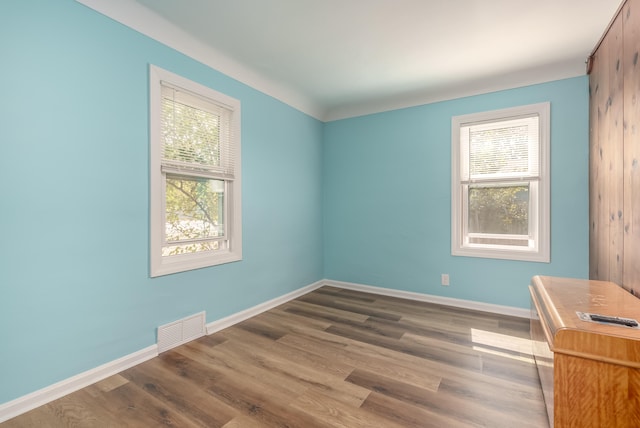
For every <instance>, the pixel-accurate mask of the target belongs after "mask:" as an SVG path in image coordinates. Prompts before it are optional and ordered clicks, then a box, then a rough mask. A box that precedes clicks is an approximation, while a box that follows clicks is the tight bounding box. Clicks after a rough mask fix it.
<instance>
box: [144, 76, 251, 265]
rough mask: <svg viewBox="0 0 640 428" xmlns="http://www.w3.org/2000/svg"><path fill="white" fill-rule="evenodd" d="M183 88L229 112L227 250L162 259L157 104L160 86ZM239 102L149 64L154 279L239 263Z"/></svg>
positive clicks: (161, 174)
mask: <svg viewBox="0 0 640 428" xmlns="http://www.w3.org/2000/svg"><path fill="white" fill-rule="evenodd" d="M163 82H164V83H165V84H168V85H170V86H173V87H175V88H181V89H184V90H186V91H188V92H190V93H192V94H196V95H198V96H199V97H202V98H205V99H206V100H207V101H210V102H213V103H215V104H217V105H219V106H221V107H224V108H226V109H229V110H231V111H232V113H231V122H230V126H231V135H232V140H231V144H232V145H233V150H232V153H233V156H235V162H234V178H233V180H225V201H224V203H225V214H226V215H225V227H226V233H227V234H228V236H227V238H228V242H227V248H225V249H223V250H212V251H200V252H195V253H189V254H180V255H172V256H163V255H162V247H163V245H164V231H165V221H164V215H165V213H164V211H165V183H166V179H165V178H166V172H163V171H162V153H161V151H162V141H161V138H162V132H161V120H160V115H161V111H162V109H161V102H162V93H161V92H162V83H163ZM240 119H241V110H240V101H239V100H236V99H235V98H232V97H229V96H227V95H225V94H222V93H220V92H218V91H215V90H213V89H211V88H209V87H206V86H204V85H201V84H199V83H196V82H193V81H191V80H189V79H186V78H184V77H182V76H179V75H177V74H174V73H171V72H169V71H167V70H163V69H162V68H160V67H157V66H154V65H151V64H150V65H149V127H150V129H149V140H150V141H149V144H150V150H149V152H150V165H149V168H150V207H149V209H150V220H149V223H150V239H149V241H150V275H151V277H157V276H162V275H168V274H172V273H178V272H184V271H188V270H192V269H199V268H203V267H208V266H215V265H220V264H223V263H230V262H235V261H239V260H242V204H241V201H242V196H241V189H242V185H241V176H242V175H241V171H240V165H241V161H240V146H241V144H240V141H241V137H240V129H241V127H240Z"/></svg>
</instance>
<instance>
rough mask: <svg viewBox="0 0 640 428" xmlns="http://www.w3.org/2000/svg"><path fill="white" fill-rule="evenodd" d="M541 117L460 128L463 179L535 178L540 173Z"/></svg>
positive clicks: (473, 180)
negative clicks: (539, 118) (539, 121)
mask: <svg viewBox="0 0 640 428" xmlns="http://www.w3.org/2000/svg"><path fill="white" fill-rule="evenodd" d="M538 132H539V126H538V117H537V116H533V117H526V118H517V119H510V120H504V121H500V122H492V123H489V124H486V123H485V124H483V123H480V124H467V125H463V126H462V127H461V128H460V136H461V145H460V146H461V147H460V149H461V155H462V156H461V172H462V176H461V180H462V182H466V183H472V182H476V181H491V180H505V179H517V180H522V179H525V180H535V179H537V178H538V177H539V175H540V161H539V145H538V141H539V138H538Z"/></svg>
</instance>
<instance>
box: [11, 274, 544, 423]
mask: <svg viewBox="0 0 640 428" xmlns="http://www.w3.org/2000/svg"><path fill="white" fill-rule="evenodd" d="M164 425H171V426H180V427H187V428H189V427H222V428H258V427H291V428H316V427H318V428H320V427H342V428H358V427H367V428H369V427H376V428H377V427H384V428H394V427H421V428H422V427H439V428H440V427H446V428H450V427H453V428H455V427H461V428H464V427H491V428H500V427H515V426H517V427H518V428H529V427H530V428H534V427H535V428H540V427H546V426H547V417H546V409H545V407H544V402H543V399H542V392H541V389H540V384H539V380H538V378H537V373H536V370H535V366H534V363H533V359H532V356H531V343H530V341H529V323H528V320H525V319H520V318H513V317H508V316H504V315H496V314H488V313H484V312H476V311H472V310H469V309H461V308H450V307H446V306H443V305H437V304H431V303H426V302H417V301H410V300H405V299H401V298H397V297H390V296H380V295H375V294H372V293H364V292H360V291H356V290H346V289H341V288H337V287H327V286H325V287H321V288H319V289H317V290H315V291H313V292H311V293H308V294H306V295H304V296H301V297H299V298H297V299H294V300H292V301H289V302H286V303H284V304H282V305H280V306H278V307H276V308H273V309H271V310H269V311H266V312H264V313H261V314H259V315H257V316H254V317H252V318H250V319H248V320H245V321H243V322H240V323H238V324H236V325H234V326H231V327H229V328H226V329H224V330H221V331H219V332H217V333H215V334H212V335H209V336H204V337H201V338H199V339H196V340H194V341H192V342H189V343H186V344H184V345H181V346H179V347H176V348H174V349H171V350H169V351H167V352H164V353H162V354H161V355H159V356H158V357H157V358H153V359H151V360H149V361H146V362H144V363H142V364H139V365H137V366H135V367H132V368H130V369H127V370H124V371H123V372H121V373H119V374H117V375H114V376H111V377H109V378H107V379H104V380H103V381H100V382H98V383H96V384H94V385H91V386H89V387H86V388H83V389H81V390H79V391H76V392H74V393H72V394H69V395H67V396H65V397H62V398H60V399H58V400H54V401H52V402H51V403H48V404H47V405H44V406H41V407H39V408H37V409H34V410H32V411H30V412H27V413H25V414H23V415H20V416H18V417H16V418H14V419H12V420H10V421H7V422H5V423H3V424H2V428H5V427H6V428H24V427H38V428H39V427H52V428H58V427H100V428H102V427H144V428H146V427H156V426H164Z"/></svg>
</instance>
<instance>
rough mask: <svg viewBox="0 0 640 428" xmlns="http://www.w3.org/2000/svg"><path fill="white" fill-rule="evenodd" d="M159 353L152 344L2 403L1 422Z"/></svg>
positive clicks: (0, 408)
mask: <svg viewBox="0 0 640 428" xmlns="http://www.w3.org/2000/svg"><path fill="white" fill-rule="evenodd" d="M157 355H158V347H157V346H156V345H152V346H149V347H147V348H144V349H141V350H140V351H137V352H134V353H132V354H129V355H125V356H124V357H122V358H118V359H117V360H114V361H111V362H108V363H106V364H103V365H101V366H98V367H96V368H93V369H91V370H87V371H86V372H84V373H80V374H78V375H76V376H73V377H70V378H68V379H65V380H62V381H60V382H57V383H54V384H53V385H50V386H47V387H46V388H43V389H40V390H38V391H35V392H32V393H31V394H27V395H24V396H22V397H19V398H16V399H15V400H12V401H9V402H6V403H4V404H0V423H2V422H4V421H7V420H9V419H11V418H14V417H16V416H18V415H21V414H22V413H25V412H28V411H29V410H32V409H35V408H36V407H39V406H42V405H44V404H47V403H49V402H51V401H53V400H56V399H58V398H60V397H63V396H65V395H67V394H71V393H72V392H75V391H77V390H79V389H82V388H84V387H86V386H89V385H91V384H93V383H96V382H99V381H101V380H103V379H106V378H108V377H109V376H112V375H114V374H116V373H120V372H121V371H122V370H125V369H128V368H129V367H133V366H135V365H137V364H140V363H142V362H144V361H147V360H150V359H151V358H153V357H156V356H157Z"/></svg>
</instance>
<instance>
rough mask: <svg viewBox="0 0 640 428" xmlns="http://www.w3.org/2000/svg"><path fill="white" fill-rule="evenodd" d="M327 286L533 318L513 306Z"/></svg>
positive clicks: (358, 286)
mask: <svg viewBox="0 0 640 428" xmlns="http://www.w3.org/2000/svg"><path fill="white" fill-rule="evenodd" d="M323 283H324V284H325V285H330V286H332V287H337V288H344V289H347V290H355V291H364V292H366V293H373V294H380V295H383V296H390V297H398V298H401V299H408V300H417V301H420V302H429V303H436V304H439V305H445V306H453V307H456V308H464V309H471V310H475V311H482V312H490V313H494V314H501V315H509V316H513V317H518V318H527V319H530V318H531V311H530V310H529V309H522V308H516V307H513V306H502V305H494V304H491V303H482V302H475V301H473V300H463V299H455V298H453V297H442V296H434V295H432V294H422V293H414V292H411V291H402V290H395V289H392V288H383V287H376V286H373V285H364V284H356V283H352V282H342V281H332V280H325V281H323Z"/></svg>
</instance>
